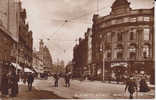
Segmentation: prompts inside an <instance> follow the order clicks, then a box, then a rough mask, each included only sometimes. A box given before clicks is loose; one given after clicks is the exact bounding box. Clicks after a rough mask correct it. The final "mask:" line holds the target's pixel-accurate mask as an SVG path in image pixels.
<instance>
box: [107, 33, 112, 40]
mask: <svg viewBox="0 0 156 100" xmlns="http://www.w3.org/2000/svg"><path fill="white" fill-rule="evenodd" d="M107 42H111V32H108V33H107Z"/></svg>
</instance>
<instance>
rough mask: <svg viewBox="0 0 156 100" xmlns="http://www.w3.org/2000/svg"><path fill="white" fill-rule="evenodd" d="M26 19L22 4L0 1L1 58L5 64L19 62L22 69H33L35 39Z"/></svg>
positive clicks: (1, 68)
mask: <svg viewBox="0 0 156 100" xmlns="http://www.w3.org/2000/svg"><path fill="white" fill-rule="evenodd" d="M25 19H26V11H25V10H24V9H22V7H21V2H17V0H0V30H1V32H0V35H1V37H0V38H1V39H0V40H1V42H0V44H1V45H0V48H1V49H0V51H1V53H0V58H1V62H3V64H4V62H9V63H16V62H17V63H20V65H21V66H22V67H25V66H26V67H31V64H32V46H33V39H32V32H31V31H30V30H29V27H28V24H26V23H25ZM4 51H5V52H4ZM23 63H24V64H26V65H25V66H23V65H22V64H23ZM2 70H4V69H3V67H2V66H0V71H2ZM0 80H1V78H0Z"/></svg>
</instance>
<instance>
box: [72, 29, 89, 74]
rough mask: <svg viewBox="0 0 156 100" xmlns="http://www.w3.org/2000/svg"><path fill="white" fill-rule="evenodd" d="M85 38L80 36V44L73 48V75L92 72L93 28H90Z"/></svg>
mask: <svg viewBox="0 0 156 100" xmlns="http://www.w3.org/2000/svg"><path fill="white" fill-rule="evenodd" d="M84 37H85V38H84V39H82V38H79V44H76V45H75V47H74V49H73V61H72V62H73V75H75V77H85V76H87V75H90V74H91V63H92V30H91V29H90V28H88V30H87V32H86V33H85V35H84Z"/></svg>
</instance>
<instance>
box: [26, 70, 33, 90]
mask: <svg viewBox="0 0 156 100" xmlns="http://www.w3.org/2000/svg"><path fill="white" fill-rule="evenodd" d="M27 82H28V90H29V91H31V90H32V83H33V82H34V77H33V75H32V73H29V74H28V79H27Z"/></svg>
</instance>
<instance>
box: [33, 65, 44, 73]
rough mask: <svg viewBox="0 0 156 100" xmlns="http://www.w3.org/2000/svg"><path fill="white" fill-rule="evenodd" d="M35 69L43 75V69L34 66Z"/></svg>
mask: <svg viewBox="0 0 156 100" xmlns="http://www.w3.org/2000/svg"><path fill="white" fill-rule="evenodd" d="M33 68H34V70H35V71H36V72H37V73H43V69H41V68H40V67H37V66H33Z"/></svg>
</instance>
